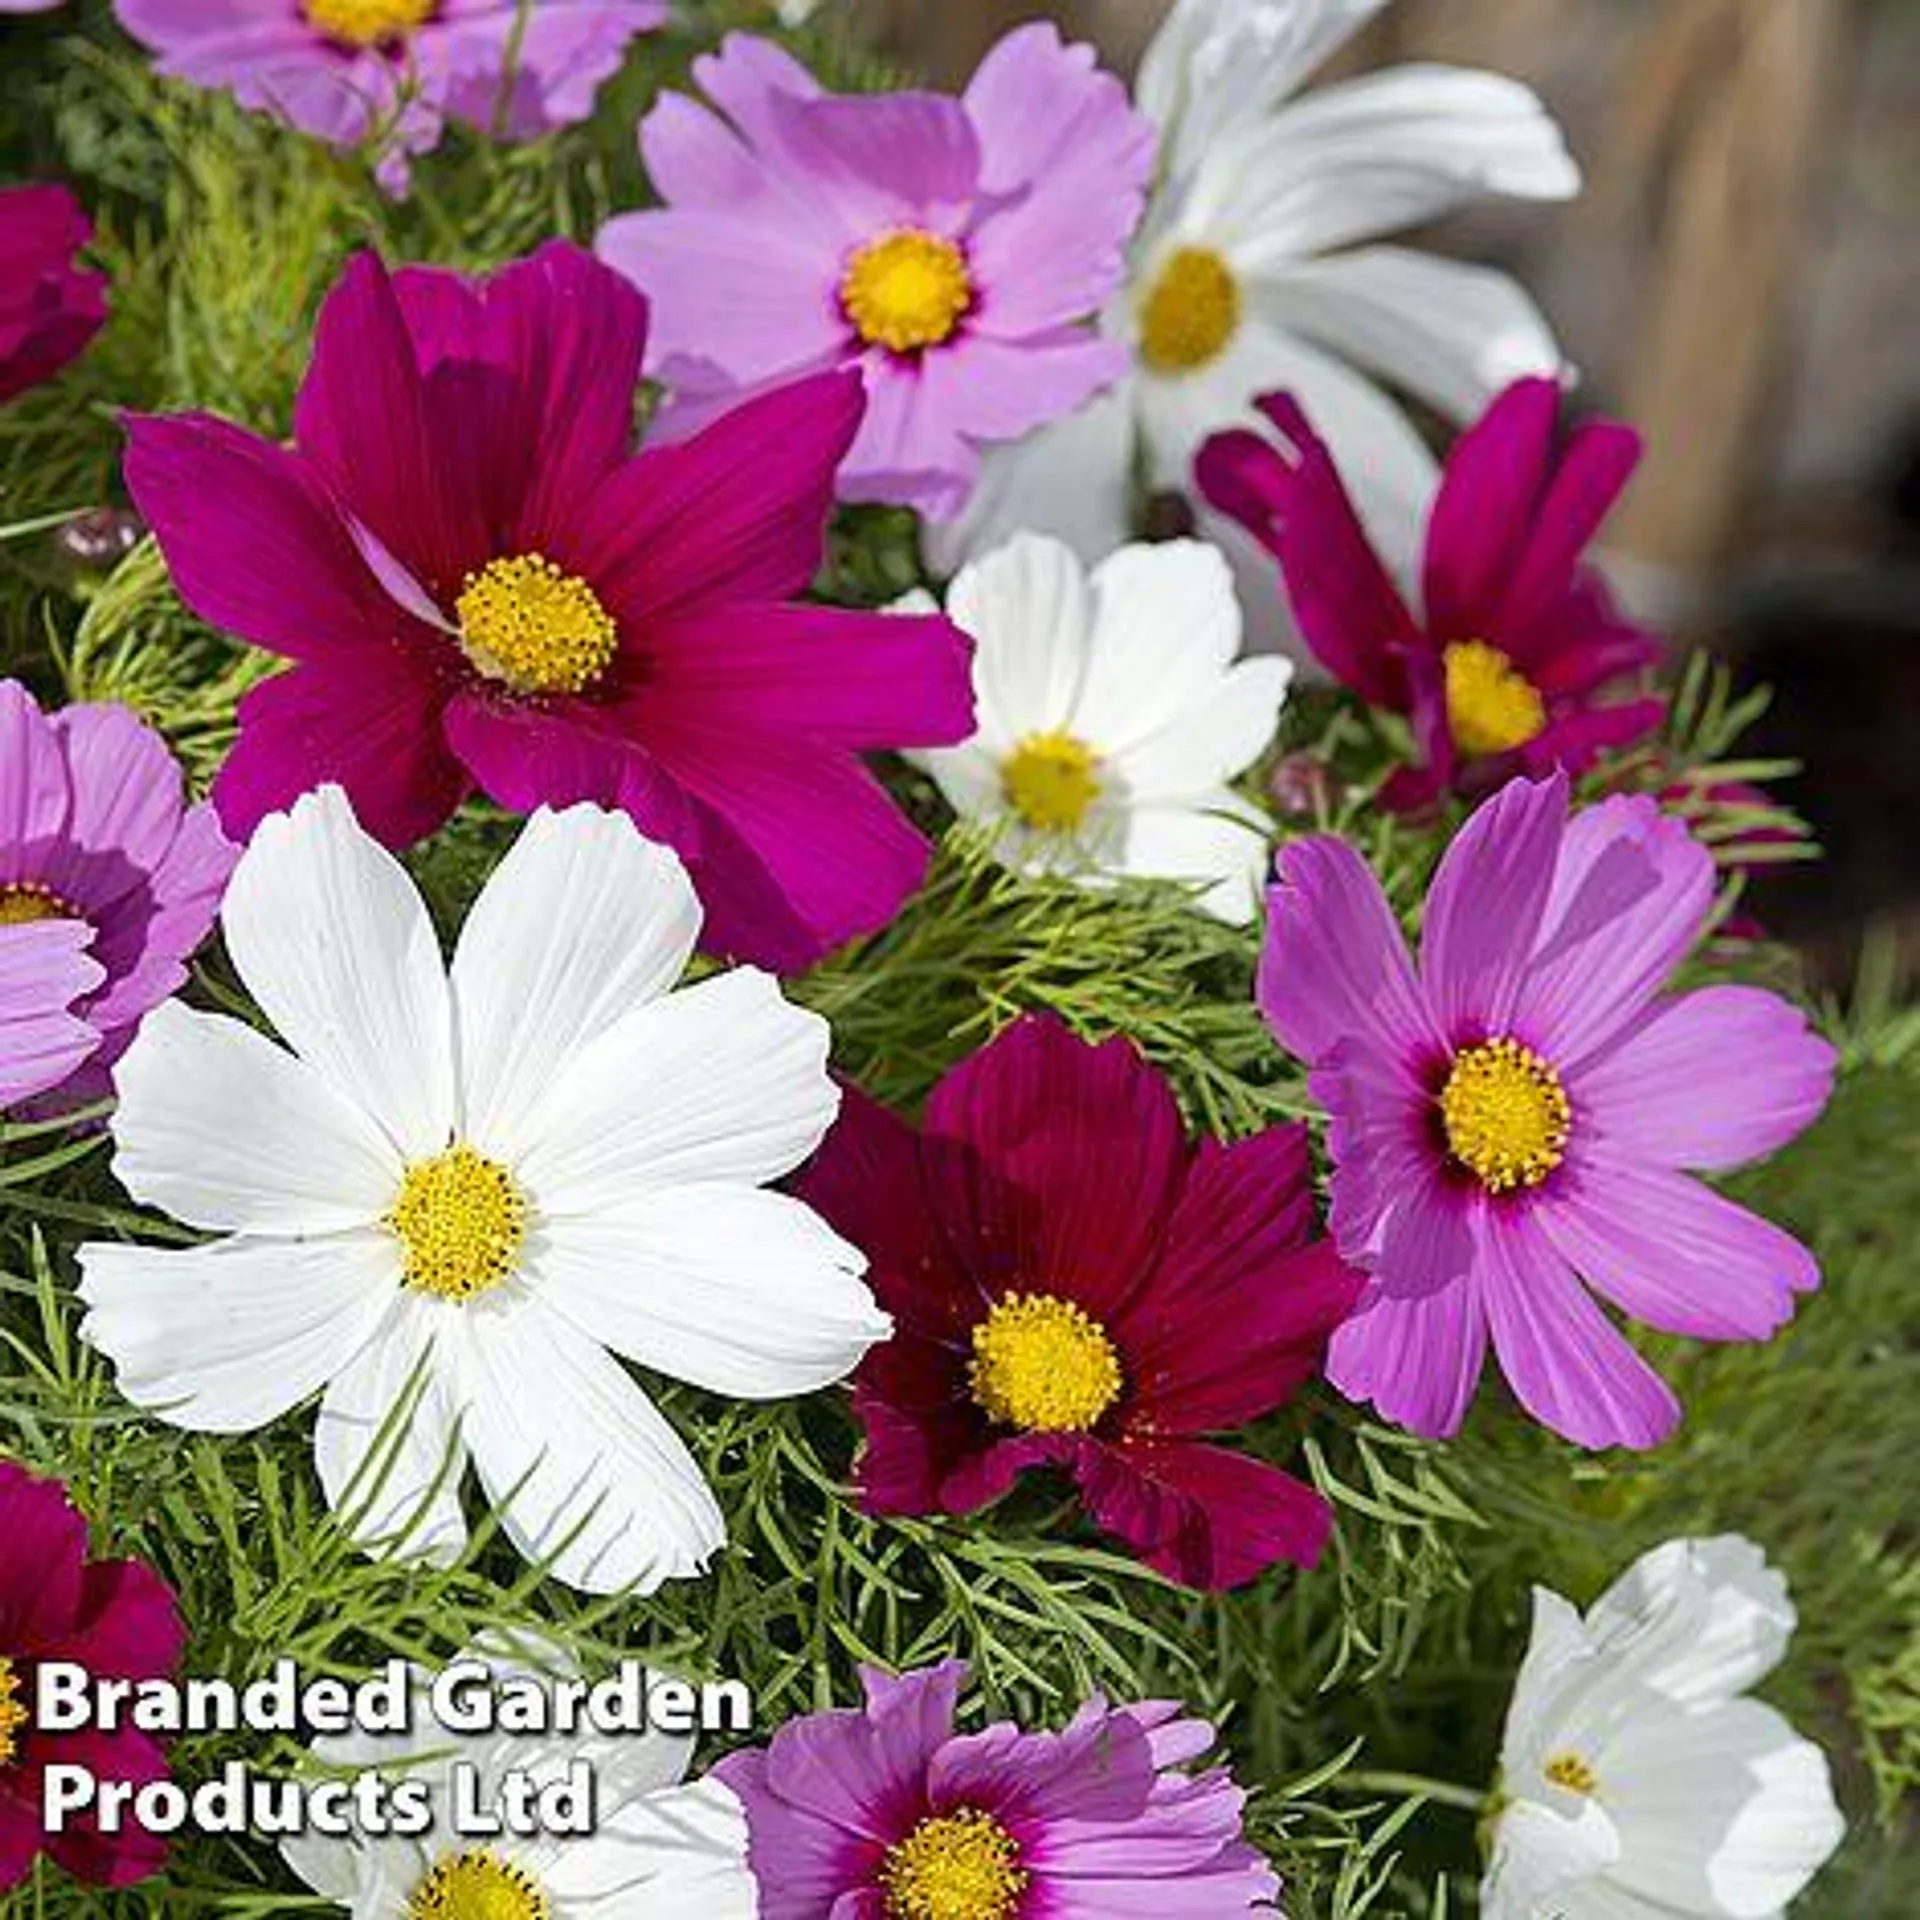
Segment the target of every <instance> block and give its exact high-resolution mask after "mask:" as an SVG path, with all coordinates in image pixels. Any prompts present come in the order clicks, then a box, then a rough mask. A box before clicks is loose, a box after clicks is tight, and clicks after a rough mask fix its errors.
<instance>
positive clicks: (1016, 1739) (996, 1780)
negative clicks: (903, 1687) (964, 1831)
mask: <svg viewBox="0 0 1920 1920" xmlns="http://www.w3.org/2000/svg"><path fill="white" fill-rule="evenodd" d="M1153 1786H1154V1771H1153V1749H1152V1746H1151V1745H1150V1743H1149V1742H1148V1740H1147V1736H1146V1733H1145V1731H1144V1730H1143V1729H1142V1728H1140V1727H1138V1726H1136V1725H1135V1724H1134V1723H1133V1722H1132V1721H1131V1720H1127V1719H1124V1718H1122V1717H1121V1716H1120V1715H1118V1714H1113V1713H1099V1712H1093V1713H1083V1714H1081V1715H1080V1716H1079V1717H1078V1718H1076V1719H1075V1721H1074V1723H1073V1724H1072V1725H1071V1726H1070V1727H1068V1728H1067V1729H1066V1730H1065V1731H1064V1732H1062V1733H1023V1732H1021V1730H1020V1729H1019V1728H1018V1727H1016V1726H1012V1725H1010V1724H1007V1723H1005V1722H1002V1723H1001V1724H1000V1725H998V1726H992V1727H989V1728H987V1730H986V1731H985V1732H984V1733H972V1734H965V1735H962V1736H961V1737H960V1738H959V1739H956V1740H950V1741H948V1742H947V1744H946V1745H945V1746H944V1747H942V1748H941V1749H940V1751H939V1752H938V1753H937V1754H935V1756H934V1758H933V1764H932V1765H931V1766H930V1767H929V1768H928V1770H927V1794H928V1799H929V1802H930V1804H931V1805H932V1806H933V1807H935V1808H937V1809H939V1810H940V1811H943V1812H944V1811H947V1810H949V1809H953V1808H957V1807H980V1808H981V1809H983V1810H984V1811H986V1812H989V1813H992V1814H994V1815H995V1816H996V1817H997V1818H999V1819H1000V1820H1002V1821H1003V1822H1005V1824H1007V1825H1008V1826H1010V1827H1011V1828H1013V1830H1014V1831H1015V1832H1019V1831H1021V1830H1023V1829H1028V1830H1036V1831H1038V1832H1045V1831H1047V1830H1048V1829H1049V1828H1051V1827H1053V1826H1055V1825H1056V1824H1059V1825H1070V1826H1074V1827H1077V1826H1080V1825H1081V1824H1083V1823H1086V1822H1092V1821H1101V1822H1107V1821H1112V1822H1116V1823H1120V1824H1123V1825H1124V1824H1129V1823H1131V1822H1132V1821H1134V1820H1136V1819H1138V1818H1139V1816H1140V1815H1141V1814H1142V1813H1143V1812H1144V1811H1145V1810H1146V1807H1147V1804H1148V1801H1149V1799H1150V1798H1151V1796H1152V1793H1153Z"/></svg>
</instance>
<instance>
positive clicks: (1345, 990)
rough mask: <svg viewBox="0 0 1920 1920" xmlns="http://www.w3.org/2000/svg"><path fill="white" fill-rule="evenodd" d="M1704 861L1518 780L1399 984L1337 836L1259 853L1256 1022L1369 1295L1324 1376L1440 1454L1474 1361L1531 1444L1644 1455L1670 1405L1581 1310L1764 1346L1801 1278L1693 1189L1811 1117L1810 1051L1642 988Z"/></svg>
mask: <svg viewBox="0 0 1920 1920" xmlns="http://www.w3.org/2000/svg"><path fill="white" fill-rule="evenodd" d="M1713 895H1714V868H1713V859H1712V856H1711V855H1710V854H1709V853H1708V852H1707V850H1706V849H1705V848H1704V847H1702V846H1701V845H1700V844H1699V843H1698V842H1697V841H1696V840H1694V839H1693V838H1692V836H1691V835H1689V834H1688V832H1687V830H1686V828H1685V827H1684V826H1683V825H1681V823H1680V822H1679V821H1677V820H1674V819H1672V818H1671V817H1670V816H1668V815H1666V814H1663V813H1662V812H1661V811H1660V809H1659V807H1658V806H1657V805H1656V803H1655V802H1654V801H1653V800H1652V799H1651V798H1649V797H1647V796H1643V795H1637V796H1633V797H1624V796H1623V797H1616V798H1614V799H1610V800H1606V801H1603V802H1601V804H1600V805H1598V806H1596V807H1591V808H1588V809H1587V810H1586V811H1584V812H1581V813H1579V814H1576V815H1574V816H1573V817H1572V818H1571V819H1569V817H1568V806H1567V780H1566V776H1565V775H1564V774H1555V775H1554V776H1553V777H1552V778H1551V779H1548V780H1544V781H1539V782H1535V781H1529V780H1525V779H1516V780H1514V781H1512V782H1510V783H1509V784H1508V785H1507V786H1506V787H1504V788H1502V790H1501V791H1500V792H1499V793H1498V794H1497V795H1496V796H1495V797H1494V798H1493V799H1491V800H1489V801H1487V802H1486V803H1484V804H1483V805H1482V806H1481V807H1480V808H1479V810H1478V811H1477V812H1476V813H1475V814H1474V816H1473V818H1472V819H1471V820H1469V821H1468V823H1467V825H1466V826H1465V828H1464V829H1463V830H1462V831H1461V833H1460V834H1459V836H1458V837H1457V838H1456V839H1455V840H1454V842H1453V843H1452V845H1451V846H1449V847H1448V849H1447V852H1446V856H1445V858H1444V859H1443V860H1442V861H1441V863H1440V869H1439V872H1438V873H1437V874H1436V876H1435V878H1434V882H1433V886H1432V888H1431V890H1430V891H1429V893H1428V896H1427V903H1426V913H1425V923H1424V932H1423V935H1422V939H1421V946H1420V960H1419V967H1418V970H1417V971H1416V970H1415V969H1414V967H1413V966H1412V965H1411V964H1410V963H1409V960H1408V957H1407V950H1406V945H1405V942H1404V941H1403V939H1402V937H1401V933H1400V928H1399V925H1398V923H1397V922H1396V921H1395V919H1394V916H1393V912H1392V909H1391V908H1390V907H1389V906H1388V904H1387V901H1386V898H1385V896H1384V894H1383V893H1382V892H1381V889H1380V883H1379V882H1378V881H1377V880H1376V879H1375V878H1374V876H1373V874H1372V873H1371V871H1370V870H1369V869H1368V867H1367V865H1366V863H1365V862H1364V861H1363V860H1362V859H1361V857H1360V855H1359V854H1358V853H1356V852H1355V851H1354V849H1353V848H1352V847H1350V846H1348V845H1347V844H1346V843H1345V842H1344V841H1341V840H1337V839H1333V838H1331V837H1328V836H1324V835H1321V836H1314V837H1312V838H1309V839H1305V840H1299V841H1295V842H1294V843H1292V844H1291V845H1289V846H1288V847H1286V848H1285V849H1283V851H1282V853H1281V855H1280V860H1279V880H1278V884H1277V885H1276V886H1275V887H1274V888H1273V889H1272V891H1271V893H1270V894H1269V896H1268V898H1269V905H1270V908H1271V922H1270V925H1269V930H1268V938H1267V946H1266V951H1265V953H1264V955H1263V956H1262V961H1261V970H1260V984H1259V997H1260V1006H1261V1009H1262V1011H1263V1012H1264V1013H1265V1015H1266V1017H1267V1021H1268V1024H1269V1025H1270V1026H1271V1027H1272V1028H1273V1030H1274V1032H1275V1033H1276V1034H1277V1035H1278V1036H1279V1037H1280V1040H1281V1041H1282V1043H1283V1044H1284V1045H1285V1046H1287V1047H1288V1048H1289V1049H1291V1051H1293V1052H1294V1053H1296V1054H1298V1055H1299V1056H1300V1057H1301V1058H1302V1059H1303V1060H1305V1061H1306V1062H1307V1064H1308V1066H1309V1067H1310V1068H1311V1069H1312V1078H1311V1081H1310V1085H1311V1088H1312V1091H1313V1094H1314V1097H1315V1098H1316V1099H1317V1100H1318V1101H1319V1102H1320V1104H1321V1105H1322V1106H1323V1107H1325V1108H1326V1110H1327V1112H1328V1115H1329V1119H1330V1122H1331V1125H1330V1128H1329V1133H1328V1146H1329V1150H1330V1152H1331V1155H1332V1158H1333V1163H1334V1165H1333V1185H1332V1215H1331V1224H1332V1229H1333V1233H1334V1237H1335V1239H1336V1240H1337V1241H1338V1243H1339V1245H1340V1249H1341V1251H1342V1252H1343V1253H1344V1254H1345V1255H1346V1257H1347V1258H1348V1259H1350V1260H1352V1261H1353V1262H1354V1263H1355V1264H1356V1265H1358V1266H1360V1267H1361V1268H1363V1269H1364V1270H1365V1271H1366V1272H1367V1273H1368V1274H1369V1275H1370V1284H1369V1286H1368V1289H1367V1292H1366V1294H1365V1295H1364V1296H1363V1297H1362V1299H1361V1302H1360V1305H1359V1307H1358V1309H1357V1310H1356V1312H1355V1313H1354V1316H1353V1318H1352V1319H1350V1320H1348V1321H1347V1322H1346V1323H1345V1325H1343V1326H1342V1327H1341V1328H1340V1329H1339V1330H1338V1332H1336V1333H1335V1335H1334V1337H1333V1343H1332V1347H1331V1350H1330V1355H1329V1359H1328V1364H1327V1373H1328V1377H1329V1378H1330V1379H1331V1380H1332V1381H1333V1382H1334V1384H1335V1385H1336V1386H1337V1387H1339V1388H1340V1389H1341V1391H1342V1392H1344V1393H1346V1394H1347V1395H1348V1396H1349V1397H1350V1398H1352V1399H1355V1400H1370V1401H1372V1402H1373V1403H1374V1405H1375V1406H1377V1407H1378V1408H1379V1409H1380V1411H1381V1412H1382V1413H1383V1414H1385V1415H1386V1416H1387V1418H1388V1419H1390V1420H1395V1421H1398V1422H1399V1423H1400V1424H1401V1425H1403V1426H1406V1427H1409V1428H1411V1429H1412V1430H1413V1431H1414V1432H1416V1433H1422V1434H1430V1435H1445V1434H1451V1433H1453V1432H1454V1431H1456V1430H1457V1428H1458V1427H1459V1425H1460V1422H1461V1420H1462V1418H1463V1417H1464V1415H1465V1413H1466V1409H1467V1405H1468V1403H1469V1402H1470V1401H1471V1400H1472V1398H1473V1395H1474V1391H1475V1389H1476V1387H1477V1385H1478V1383H1479V1379H1480V1374H1481V1370H1482V1366H1483V1363H1484V1360H1485V1357H1486V1349H1487V1342H1488V1339H1489V1337H1491V1339H1492V1342H1493V1348H1494V1351H1495V1353H1496V1354H1497V1355H1498V1357H1499V1361H1500V1366H1501V1370H1502V1371H1503V1372H1504V1373H1505V1375H1506V1377H1507V1380H1508V1382H1509V1383H1510V1384H1511V1386H1512V1387H1513V1390H1514V1392H1515V1394H1516V1395H1517V1396H1518V1397H1519V1399H1520V1402H1521V1404H1522V1405H1523V1406H1525V1407H1526V1409H1527V1410H1528V1412H1530V1413H1531V1414H1532V1415H1533V1416H1534V1417H1535V1418H1536V1419H1538V1420H1540V1421H1542V1422H1544V1423H1545V1424H1546V1425H1547V1426H1549V1427H1551V1428H1553V1429H1554V1430H1555V1431H1556V1432H1558V1433H1561V1434H1564V1435H1565V1436H1566V1437H1567V1438H1568V1439H1570V1440H1573V1441H1577V1442H1578V1443H1579V1444H1580V1445H1582V1446H1586V1447H1605V1446H1614V1445H1619V1446H1629V1447H1648V1446H1652V1445H1654V1444H1655V1443H1657V1442H1658V1441H1660V1440H1661V1439H1663V1438H1665V1436H1666V1435H1667V1434H1668V1433H1669V1432H1671V1431H1672V1429H1673V1427H1674V1425H1675V1423H1676V1422H1677V1421H1678V1419H1679V1417H1680V1407H1679V1403H1678V1401H1677V1400H1676V1399H1675V1398H1674V1396H1673V1394H1672V1393H1671V1392H1670V1391H1669V1390H1668V1388H1667V1386H1666V1384H1665V1383H1664V1382H1663V1381H1662V1380H1661V1379H1660V1377H1659V1375H1658V1374H1656V1373H1655V1372H1654V1371H1653V1369H1652V1368H1651V1367H1649V1366H1648V1365H1647V1363H1646V1362H1645V1361H1644V1360H1643V1359H1642V1358H1641V1357H1640V1355H1639V1354H1638V1353H1636V1352H1635V1350H1634V1349H1633V1347H1632V1346H1631V1345H1630V1344H1629V1343H1628V1341H1627V1339H1626V1337H1625V1335H1624V1334H1622V1333H1621V1332H1620V1331H1619V1330H1618V1329H1617V1328H1616V1327H1615V1326H1614V1325H1613V1324H1612V1322H1611V1321H1609V1320H1608V1318H1607V1317H1606V1315H1605V1314H1604V1313H1603V1312H1602V1311H1601V1309H1600V1307H1599V1306H1598V1304H1597V1303H1596V1302H1595V1300H1594V1299H1593V1297H1592V1294H1591V1293H1589V1291H1588V1288H1589V1287H1591V1288H1592V1289H1593V1291H1594V1292H1597V1293H1599V1294H1600V1295H1602V1296H1603V1297H1604V1298H1606V1299H1607V1300H1610V1301H1611V1302H1612V1303H1613V1304H1614V1305H1615V1306H1617V1307H1619V1308H1620V1309H1621V1310H1622V1311H1623V1312H1625V1313H1626V1314H1628V1315H1630V1316H1631V1317H1632V1318H1633V1319H1635V1320H1639V1321H1642V1322H1644V1323H1645V1324H1647V1325H1648V1326H1651V1327H1656V1328H1659V1329H1660V1330H1661V1331H1663V1332H1666V1333H1676V1334H1684V1335H1687V1336H1689V1337H1691V1338H1693V1339H1698V1340H1765V1339H1767V1338H1768V1337H1769V1336H1770V1335H1772V1334H1773V1333H1775V1332H1777V1331H1778V1329H1779V1328H1780V1327H1781V1326H1782V1325H1783V1324H1784V1323H1785V1322H1786V1321H1787V1320H1788V1319H1789V1318H1791V1316H1792V1313H1793V1308H1794V1300H1795V1296H1796V1295H1798V1294H1801V1293H1805V1292H1807V1291H1809V1290H1810V1289H1812V1288H1814V1287H1816V1286H1818V1285H1819V1281H1820V1273H1819V1269H1818V1267H1817V1266H1816V1265H1815V1263H1814V1259H1813V1256H1812V1255H1811V1254H1810V1253H1809V1252H1808V1251H1807V1250H1806V1248H1804V1247H1803V1246H1801V1245H1800V1244H1799V1242H1798V1241H1796V1240H1794V1239H1792V1238H1790V1237H1789V1236H1788V1235H1787V1234H1785V1233H1783V1232H1781V1231H1780V1229H1779V1228H1778V1227H1775V1226H1772V1225H1770V1224H1769V1223H1768V1222H1766V1221H1764V1220H1762V1219H1760V1218H1758V1217H1757V1216H1756V1215H1754V1214H1751V1213H1748V1212H1747V1211H1746V1210H1745V1209H1743V1208H1741V1207H1737V1206H1735V1205H1734V1204H1733V1203H1732V1202H1731V1201H1728V1200H1725V1199H1723V1198H1721V1196H1720V1195H1719V1194H1717V1193H1715V1192H1714V1191H1713V1190H1712V1189H1711V1188H1709V1187H1707V1186H1705V1185H1703V1184H1702V1183H1701V1182H1700V1181H1698V1180H1696V1179H1694V1178H1692V1177H1691V1176H1692V1173H1694V1172H1703V1173H1718V1172H1724V1171H1726V1170H1729V1169H1731V1168H1734V1167H1738V1166H1740V1165H1742V1164H1743V1163H1745V1162H1747V1161H1749V1160H1754V1159H1757V1158H1759V1157H1760V1156H1761V1155H1763V1154H1768V1153H1771V1152H1773V1151H1774V1150H1775V1149H1776V1148H1778V1147H1781V1146H1783V1145H1785V1143H1786V1142H1787V1141H1789V1140H1791V1139H1792V1138H1793V1137H1794V1135H1795V1134H1797V1133H1799V1132H1800V1131H1801V1129H1802V1128H1804V1127H1805V1126H1807V1125H1808V1123H1809V1122H1811V1121H1812V1120H1813V1119H1814V1118H1815V1116H1816V1115H1818V1114H1819V1112H1820V1111H1821V1109H1822V1108H1823V1107H1824V1106H1825V1104H1826V1101H1827V1096H1828V1093H1829V1091H1830V1089H1831V1086H1832V1082H1833V1073H1834V1053H1833V1049H1832V1048H1831V1047H1830V1046H1828V1045H1827V1043H1826V1042H1825V1041H1824V1040H1821V1039H1819V1038H1818V1037H1817V1036H1815V1035H1814V1034H1813V1033H1812V1032H1810V1031H1809V1030H1808V1027H1807V1024H1806V1022H1805V1020H1804V1019H1803V1018H1802V1017H1801V1015H1800V1013H1799V1012H1798V1011H1797V1010H1796V1009H1795V1008H1794V1007H1792V1006H1791V1005H1789V1004H1788V1002H1786V1001H1785V1000H1783V999H1781V998H1780V997H1779V996H1778V995H1777V994H1772V993H1767V992H1763V991H1761V990H1759V989H1758V988H1754V987H1740V986H1710V987H1703V988H1701V989H1699V990H1698V991H1696V992H1691V993H1679V994H1676V993H1670V992H1666V991H1663V989H1664V988H1665V987H1666V984H1667V982H1668V980H1669V978H1670V977H1671V976H1672V974H1673V972H1674V971H1675V969H1676V968H1677V967H1678V966H1679V965H1680V963H1681V961H1682V960H1684V959H1685V958H1686V956H1687V954H1688V952H1689V950H1690V949H1691V948H1692V946H1693V945H1694V943H1695V941H1696V940H1697V939H1698V938H1699V936H1700V933H1701V930H1702V928H1703V927H1704V925H1705V923H1706V920H1707V917H1708V914H1709V911H1710V909H1711V906H1712V902H1713Z"/></svg>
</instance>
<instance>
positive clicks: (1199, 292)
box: [1140, 247, 1241, 373]
mask: <svg viewBox="0 0 1920 1920" xmlns="http://www.w3.org/2000/svg"><path fill="white" fill-rule="evenodd" d="M1240 308H1241V300H1240V282H1239V281H1238V280H1236V279H1235V278H1234V277H1233V269H1232V268H1231V267H1230V266H1228V265H1227V263H1226V261H1225V260H1223V259H1222V258H1221V257H1220V255H1219V254H1217V253H1215V252H1214V250H1213V249H1212V248H1211V247H1182V248H1181V249H1180V250H1179V252H1177V253H1176V254H1175V255H1174V256H1173V257H1172V259H1170V260H1169V261H1168V262H1167V264H1166V265H1165V266H1164V267H1162V268H1161V269H1160V275H1159V278H1158V279H1156V280H1155V281H1154V283H1153V285H1152V286H1151V287H1150V288H1149V289H1148V290H1147V297H1146V298H1145V299H1144V300H1143V301H1142V302H1141V303H1140V357H1141V359H1143V360H1144V361H1145V362H1146V363H1147V365H1148V366H1150V367H1151V368H1152V369H1153V370H1154V372H1155V373H1193V372H1196V371H1197V370H1198V369H1199V368H1201V367H1204V366H1209V365H1211V364H1212V363H1213V362H1214V361H1215V360H1217V359H1219V357H1220V356H1221V355H1222V354H1223V353H1225V352H1226V350H1227V347H1228V344H1229V343H1230V342H1231V341H1232V339H1233V336H1234V335H1235V334H1236V333H1238V332H1239V331H1240Z"/></svg>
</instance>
